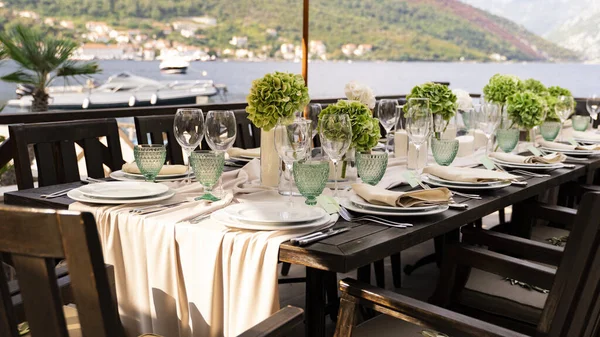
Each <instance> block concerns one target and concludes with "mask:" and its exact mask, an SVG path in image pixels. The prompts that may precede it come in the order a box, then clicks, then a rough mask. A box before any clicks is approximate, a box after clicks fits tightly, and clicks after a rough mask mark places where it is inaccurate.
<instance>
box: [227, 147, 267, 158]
mask: <svg viewBox="0 0 600 337" xmlns="http://www.w3.org/2000/svg"><path fill="white" fill-rule="evenodd" d="M227 154H228V155H229V157H238V158H239V157H242V156H243V157H252V158H260V147H257V148H255V149H240V148H239V147H232V148H231V149H229V150H227Z"/></svg>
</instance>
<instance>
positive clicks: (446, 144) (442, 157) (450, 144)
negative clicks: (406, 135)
mask: <svg viewBox="0 0 600 337" xmlns="http://www.w3.org/2000/svg"><path fill="white" fill-rule="evenodd" d="M458 146H459V143H458V139H437V138H435V137H431V153H432V154H433V159H435V162H436V163H438V165H441V166H448V165H450V164H452V162H453V161H454V158H456V155H457V154H458Z"/></svg>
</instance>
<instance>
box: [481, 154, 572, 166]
mask: <svg viewBox="0 0 600 337" xmlns="http://www.w3.org/2000/svg"><path fill="white" fill-rule="evenodd" d="M490 157H491V158H496V159H498V160H502V161H505V162H508V163H515V164H557V163H562V162H563V161H565V160H566V159H567V157H566V156H565V155H564V154H562V153H559V152H556V153H552V154H549V155H546V156H542V157H538V156H520V155H518V154H512V153H504V152H492V153H490Z"/></svg>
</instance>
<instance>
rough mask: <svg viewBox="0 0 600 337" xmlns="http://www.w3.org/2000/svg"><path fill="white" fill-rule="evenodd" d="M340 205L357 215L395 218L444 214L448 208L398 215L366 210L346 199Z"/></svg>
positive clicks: (397, 213) (441, 207)
mask: <svg viewBox="0 0 600 337" xmlns="http://www.w3.org/2000/svg"><path fill="white" fill-rule="evenodd" d="M340 205H342V206H344V208H346V209H348V210H350V211H354V212H358V213H363V214H372V215H387V216H397V217H409V216H425V215H433V214H438V213H442V212H445V211H447V210H448V208H449V207H448V205H440V206H436V208H434V209H432V210H429V211H420V212H405V213H399V212H398V211H395V212H391V211H375V210H372V209H368V208H361V207H359V206H356V205H354V204H353V203H352V202H351V201H350V200H348V199H341V200H340Z"/></svg>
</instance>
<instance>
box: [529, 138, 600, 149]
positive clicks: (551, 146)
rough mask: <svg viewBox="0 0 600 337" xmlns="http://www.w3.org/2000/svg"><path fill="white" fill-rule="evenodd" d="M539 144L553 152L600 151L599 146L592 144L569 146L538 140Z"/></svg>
mask: <svg viewBox="0 0 600 337" xmlns="http://www.w3.org/2000/svg"><path fill="white" fill-rule="evenodd" d="M539 143H540V144H541V145H542V146H543V147H546V148H549V149H553V150H559V151H560V150H582V151H600V144H592V145H578V146H574V145H571V144H565V143H557V142H548V141H545V140H542V139H540V140H539Z"/></svg>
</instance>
